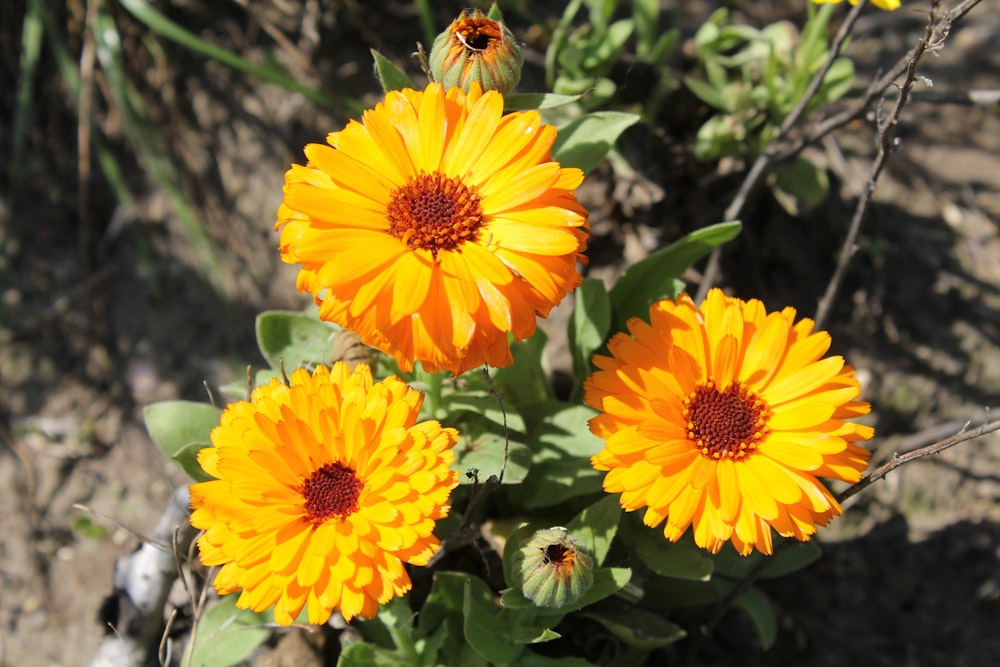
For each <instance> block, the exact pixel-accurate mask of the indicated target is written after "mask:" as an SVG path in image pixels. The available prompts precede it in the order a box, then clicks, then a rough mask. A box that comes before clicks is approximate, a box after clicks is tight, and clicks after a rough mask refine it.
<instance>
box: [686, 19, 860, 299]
mask: <svg viewBox="0 0 1000 667" xmlns="http://www.w3.org/2000/svg"><path fill="white" fill-rule="evenodd" d="M866 4H867V0H859V2H858V4H856V5H854V6H853V7H852V8H851V11H850V12H848V14H847V18H845V19H844V22H843V23H842V24H841V25H840V29H839V30H837V34H836V36H835V37H834V38H833V43H832V44H831V45H830V52H829V53H828V54H827V56H826V61H825V62H824V63H823V66H822V67H821V68H820V69H819V71H818V72H816V75H815V76H814V77H813V78H812V81H810V82H809V87H808V88H806V92H805V94H803V95H802V99H800V100H799V101H798V104H796V105H795V108H793V109H792V111H791V113H789V114H788V116H787V117H786V118H785V120H784V122H783V123H782V124H781V127H780V128H778V134H777V135H775V137H774V139H773V140H772V141H771V143H769V144H768V145H767V148H765V149H764V152H763V153H761V154H760V155H759V156H758V157H757V159H756V160H754V163H753V165H752V166H751V167H750V171H748V172H747V175H746V176H745V177H744V178H743V183H741V184H740V189H739V190H738V191H737V192H736V196H735V197H733V200H732V201H731V202H730V204H729V206H728V207H727V208H726V211H725V213H723V214H722V219H723V220H737V219H738V218H739V217H740V214H741V213H742V212H743V207H744V206H746V203H747V200H748V199H749V197H750V194H751V193H752V192H753V191H754V189H756V187H757V185H758V184H759V183H760V180H761V179H762V178H763V177H764V175H765V174H767V171H768V169H769V168H770V166H771V164H772V163H773V162H774V160H775V157H776V156H777V154H778V151H779V150H780V149H781V144H782V143H783V142H784V140H785V138H786V137H787V136H788V133H789V132H790V131H791V130H792V128H793V127H795V125H796V124H797V123H798V122H799V119H800V118H801V117H802V114H804V113H805V111H806V107H808V106H809V102H811V101H812V98H813V97H815V96H816V92H817V91H818V90H819V88H820V86H821V85H823V79H825V78H826V75H827V72H829V71H830V68H831V67H833V63H834V61H835V60H837V58H838V57H839V56H840V49H841V48H842V47H843V45H844V42H845V41H846V40H847V37H848V36H849V35H850V34H851V30H853V29H854V24H855V23H856V22H857V20H858V17H859V16H861V10H862V9H864V7H865V5H866ZM721 255H722V246H716V247H715V248H714V249H713V250H712V254H711V256H710V257H709V258H708V264H707V265H706V266H705V274H704V276H703V277H702V280H701V284H700V285H698V294H697V296H696V297H695V302H696V303H701V302H702V300H704V298H705V295H706V294H708V290H709V289H711V288H712V286H713V285H714V284H715V281H716V280H718V278H719V258H720V256H721Z"/></svg>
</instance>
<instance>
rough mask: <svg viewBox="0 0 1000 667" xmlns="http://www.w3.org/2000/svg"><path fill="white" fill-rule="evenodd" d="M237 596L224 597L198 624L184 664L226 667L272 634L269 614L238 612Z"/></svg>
mask: <svg viewBox="0 0 1000 667" xmlns="http://www.w3.org/2000/svg"><path fill="white" fill-rule="evenodd" d="M238 597H239V595H238V594H233V595H227V596H225V597H223V598H222V599H220V600H219V601H218V602H216V603H215V604H214V605H212V606H211V607H210V608H209V609H208V611H206V612H205V614H204V615H203V616H202V617H201V618H200V619H199V620H198V628H197V636H196V638H195V641H194V643H193V644H191V645H189V648H188V653H187V655H185V659H184V662H183V664H185V665H191V666H192V667H229V665H235V664H237V663H239V662H241V661H242V660H243V659H244V658H246V657H247V656H249V655H250V654H251V653H253V651H254V649H256V648H257V647H258V646H260V645H261V644H262V643H263V642H264V640H265V639H267V636H268V635H269V634H270V633H271V629H270V627H269V624H271V623H273V622H274V618H273V616H272V614H271V613H270V612H261V613H256V612H253V611H250V610H248V609H237V608H236V598H238Z"/></svg>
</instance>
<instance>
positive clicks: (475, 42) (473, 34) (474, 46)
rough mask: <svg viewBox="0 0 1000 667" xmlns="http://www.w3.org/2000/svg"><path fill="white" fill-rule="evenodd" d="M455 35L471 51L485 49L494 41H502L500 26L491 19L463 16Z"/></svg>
mask: <svg viewBox="0 0 1000 667" xmlns="http://www.w3.org/2000/svg"><path fill="white" fill-rule="evenodd" d="M455 37H457V38H458V41H460V42H462V44H464V45H465V48H467V49H469V50H470V51H485V50H486V49H488V48H489V47H490V44H491V43H492V42H494V41H501V40H502V39H503V36H502V35H501V34H500V26H499V24H498V23H497V22H496V21H491V20H490V19H477V18H463V19H462V20H460V21H459V22H458V26H457V27H456V28H455Z"/></svg>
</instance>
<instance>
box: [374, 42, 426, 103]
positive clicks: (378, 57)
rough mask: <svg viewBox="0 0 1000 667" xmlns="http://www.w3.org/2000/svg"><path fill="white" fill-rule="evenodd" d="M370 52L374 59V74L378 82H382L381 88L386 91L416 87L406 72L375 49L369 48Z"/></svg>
mask: <svg viewBox="0 0 1000 667" xmlns="http://www.w3.org/2000/svg"><path fill="white" fill-rule="evenodd" d="M371 54H372V58H374V60H375V75H376V76H377V77H378V82H379V83H380V84H382V90H384V91H385V92H387V93H388V92H389V91H390V90H403V89H404V88H414V89H416V88H417V86H416V85H415V84H414V83H413V80H412V79H410V77H409V76H408V75H407V74H406V72H404V71H403V70H401V69H400V68H399V67H397V66H396V64H395V63H393V62H392V61H391V60H389V59H388V58H386V57H385V56H383V55H382V54H381V53H379V52H378V51H376V50H375V49H371Z"/></svg>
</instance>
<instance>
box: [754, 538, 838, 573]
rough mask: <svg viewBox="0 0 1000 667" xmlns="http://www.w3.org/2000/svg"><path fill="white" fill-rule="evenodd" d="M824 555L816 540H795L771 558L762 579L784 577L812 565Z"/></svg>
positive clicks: (762, 571) (763, 571)
mask: <svg viewBox="0 0 1000 667" xmlns="http://www.w3.org/2000/svg"><path fill="white" fill-rule="evenodd" d="M822 555H823V549H821V548H820V546H819V544H817V543H816V540H810V541H808V542H799V541H797V540H796V541H795V542H793V543H792V544H790V545H788V546H783V548H782V549H781V551H779V552H778V553H776V554H775V555H774V556H772V557H771V558H770V562H769V563H768V564H767V565H766V566H765V567H764V569H763V570H761V573H760V578H761V579H775V578H777V577H783V576H785V575H786V574H791V573H792V572H798V571H799V570H801V569H802V568H804V567H808V566H809V565H812V564H813V563H815V562H816V561H817V560H819V557H820V556H822Z"/></svg>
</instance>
